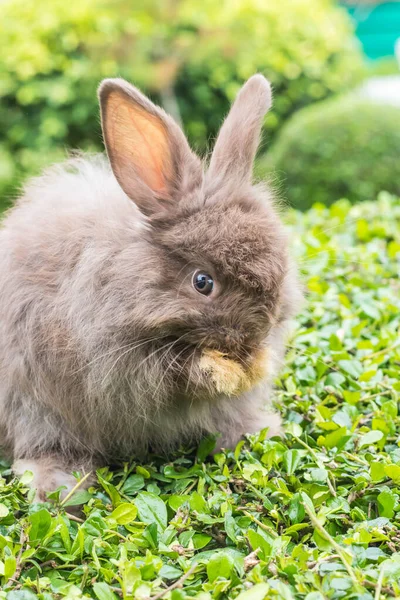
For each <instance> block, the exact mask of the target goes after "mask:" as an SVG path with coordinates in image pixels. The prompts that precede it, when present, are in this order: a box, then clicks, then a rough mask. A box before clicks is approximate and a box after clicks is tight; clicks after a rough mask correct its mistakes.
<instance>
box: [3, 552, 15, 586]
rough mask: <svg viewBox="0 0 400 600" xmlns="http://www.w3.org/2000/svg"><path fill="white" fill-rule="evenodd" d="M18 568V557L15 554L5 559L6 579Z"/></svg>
mask: <svg viewBox="0 0 400 600" xmlns="http://www.w3.org/2000/svg"><path fill="white" fill-rule="evenodd" d="M16 568H17V559H16V558H15V556H7V557H6V559H5V561H4V579H5V580H6V581H7V580H8V579H10V577H12V576H13V575H14V573H15V570H16Z"/></svg>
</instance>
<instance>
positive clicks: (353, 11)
mask: <svg viewBox="0 0 400 600" xmlns="http://www.w3.org/2000/svg"><path fill="white" fill-rule="evenodd" d="M345 4H346V6H348V10H349V13H350V15H351V16H352V18H353V19H354V22H355V24H356V34H357V36H358V37H359V39H360V41H361V43H362V46H363V49H364V52H365V54H366V55H367V56H368V58H371V59H377V58H384V57H389V56H394V54H395V44H396V41H397V40H398V39H400V2H398V1H392V2H379V1H374V0H372V1H369V2H362V1H361V2H360V1H359V2H357V0H348V1H347V2H345Z"/></svg>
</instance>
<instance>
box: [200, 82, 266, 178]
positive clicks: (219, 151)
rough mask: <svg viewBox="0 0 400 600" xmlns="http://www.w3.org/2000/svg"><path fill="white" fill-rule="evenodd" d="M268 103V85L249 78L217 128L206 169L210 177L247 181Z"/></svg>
mask: <svg viewBox="0 0 400 600" xmlns="http://www.w3.org/2000/svg"><path fill="white" fill-rule="evenodd" d="M271 103H272V93H271V86H270V84H269V82H268V81H267V80H266V79H265V77H263V76H262V75H259V74H258V75H253V76H252V77H250V79H249V80H248V81H247V82H246V83H245V84H244V86H243V87H242V89H241V90H240V92H239V94H238V96H237V98H236V100H235V102H234V103H233V105H232V107H231V110H230V112H229V114H228V116H227V117H226V119H225V122H224V124H223V125H222V127H221V130H220V132H219V135H218V138H217V141H216V143H215V147H214V151H213V153H212V156H211V161H210V166H209V169H208V174H209V176H210V177H217V178H220V177H226V176H229V175H234V176H239V177H241V178H243V179H250V178H251V174H252V169H253V161H254V157H255V155H256V151H257V147H258V144H259V138H260V131H261V125H262V122H263V118H264V115H265V113H266V112H267V111H268V110H269V108H270V107H271Z"/></svg>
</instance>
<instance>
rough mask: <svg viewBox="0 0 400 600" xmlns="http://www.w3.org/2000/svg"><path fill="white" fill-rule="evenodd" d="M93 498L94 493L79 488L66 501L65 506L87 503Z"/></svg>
mask: <svg viewBox="0 0 400 600" xmlns="http://www.w3.org/2000/svg"><path fill="white" fill-rule="evenodd" d="M91 498H92V494H90V493H89V492H88V491H87V490H78V491H77V492H75V494H73V495H72V496H71V498H70V499H69V500H67V501H66V502H64V506H80V505H81V504H85V503H86V502H87V501H88V500H90V499H91Z"/></svg>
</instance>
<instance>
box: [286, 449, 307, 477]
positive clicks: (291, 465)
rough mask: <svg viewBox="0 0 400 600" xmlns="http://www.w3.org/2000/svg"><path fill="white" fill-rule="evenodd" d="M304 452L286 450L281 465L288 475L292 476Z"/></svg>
mask: <svg viewBox="0 0 400 600" xmlns="http://www.w3.org/2000/svg"><path fill="white" fill-rule="evenodd" d="M303 454H304V452H303V451H302V450H287V451H286V452H285V453H284V455H283V464H284V466H285V469H286V472H287V474H288V475H293V473H294V472H295V470H296V468H297V467H298V466H299V464H300V462H301V458H302V456H303Z"/></svg>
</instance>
